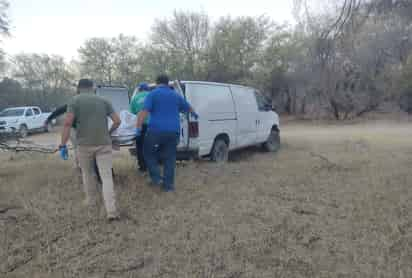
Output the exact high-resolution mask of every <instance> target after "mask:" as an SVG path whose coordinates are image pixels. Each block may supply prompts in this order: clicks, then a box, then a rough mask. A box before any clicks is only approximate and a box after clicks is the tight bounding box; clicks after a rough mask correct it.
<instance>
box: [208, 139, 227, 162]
mask: <svg viewBox="0 0 412 278" xmlns="http://www.w3.org/2000/svg"><path fill="white" fill-rule="evenodd" d="M210 158H211V160H212V161H213V162H216V163H226V162H227V161H228V160H229V146H228V145H227V143H226V142H225V140H224V139H223V138H217V139H216V140H215V143H214V144H213V148H212V152H211V153H210Z"/></svg>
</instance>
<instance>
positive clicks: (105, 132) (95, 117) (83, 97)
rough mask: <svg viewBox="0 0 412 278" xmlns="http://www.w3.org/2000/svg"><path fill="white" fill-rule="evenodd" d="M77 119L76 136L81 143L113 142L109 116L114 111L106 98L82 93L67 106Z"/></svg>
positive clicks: (100, 143) (94, 144) (98, 144)
mask: <svg viewBox="0 0 412 278" xmlns="http://www.w3.org/2000/svg"><path fill="white" fill-rule="evenodd" d="M67 112H68V113H73V114H74V117H75V119H76V137H77V142H78V144H79V145H87V146H100V145H110V144H111V143H112V141H111V138H110V134H109V128H108V121H107V117H109V116H110V115H111V114H112V113H113V112H114V109H113V106H112V104H111V103H110V102H109V101H107V100H106V99H104V98H102V97H100V96H96V95H94V94H92V93H90V94H80V95H78V96H76V97H74V98H73V100H72V102H71V103H70V104H69V105H68V107H67Z"/></svg>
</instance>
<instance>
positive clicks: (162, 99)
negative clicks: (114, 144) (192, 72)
mask: <svg viewBox="0 0 412 278" xmlns="http://www.w3.org/2000/svg"><path fill="white" fill-rule="evenodd" d="M156 83H157V85H158V86H157V88H156V89H154V90H153V91H152V92H151V93H150V94H149V95H147V97H146V99H145V103H144V107H143V110H142V111H141V112H140V113H139V116H138V119H137V125H136V135H137V136H139V135H140V134H141V132H142V126H143V122H144V120H145V118H146V117H147V116H148V115H150V121H149V124H148V128H147V133H146V137H145V142H144V148H143V149H144V156H145V159H146V164H147V167H148V169H149V174H150V178H151V182H152V184H153V185H160V184H162V182H163V188H164V190H165V191H166V192H170V191H174V189H175V184H174V178H175V167H176V147H177V144H178V142H179V137H180V136H179V135H180V115H179V113H180V112H186V113H187V112H191V113H192V116H193V117H195V118H197V117H198V116H197V114H196V113H195V112H194V111H193V109H192V108H191V106H190V105H189V103H188V102H187V101H186V100H185V99H184V98H183V97H182V96H181V95H179V94H177V93H176V92H175V91H174V90H173V89H171V88H170V87H169V78H168V77H167V76H166V75H159V77H158V78H157V79H156ZM159 155H160V156H161V158H162V162H163V167H164V171H163V174H164V176H163V178H162V177H161V176H160V169H159V164H158V161H159Z"/></svg>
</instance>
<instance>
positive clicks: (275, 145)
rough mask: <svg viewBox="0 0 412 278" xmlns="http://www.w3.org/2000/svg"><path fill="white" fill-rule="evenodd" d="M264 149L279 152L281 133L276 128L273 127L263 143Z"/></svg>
mask: <svg viewBox="0 0 412 278" xmlns="http://www.w3.org/2000/svg"><path fill="white" fill-rule="evenodd" d="M263 149H264V150H265V151H267V152H277V151H278V150H279V149H280V134H279V131H278V130H276V129H272V131H271V132H270V134H269V137H268V140H267V141H266V142H265V143H263Z"/></svg>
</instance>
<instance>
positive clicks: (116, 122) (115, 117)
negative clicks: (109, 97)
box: [109, 112, 122, 134]
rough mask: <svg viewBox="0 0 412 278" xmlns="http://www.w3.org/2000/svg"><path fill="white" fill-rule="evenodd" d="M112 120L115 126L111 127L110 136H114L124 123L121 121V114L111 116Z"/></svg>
mask: <svg viewBox="0 0 412 278" xmlns="http://www.w3.org/2000/svg"><path fill="white" fill-rule="evenodd" d="M110 118H111V119H112V121H113V124H112V126H111V127H110V130H109V134H112V133H113V131H115V130H116V129H117V128H118V127H119V126H120V124H121V123H122V121H121V120H120V117H119V114H117V113H116V112H113V113H112V114H110Z"/></svg>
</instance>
